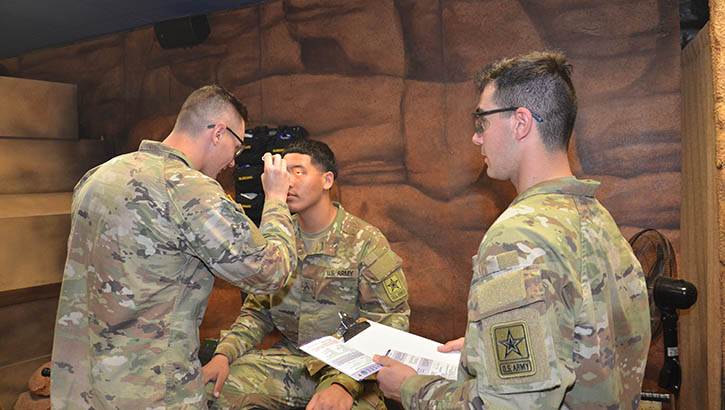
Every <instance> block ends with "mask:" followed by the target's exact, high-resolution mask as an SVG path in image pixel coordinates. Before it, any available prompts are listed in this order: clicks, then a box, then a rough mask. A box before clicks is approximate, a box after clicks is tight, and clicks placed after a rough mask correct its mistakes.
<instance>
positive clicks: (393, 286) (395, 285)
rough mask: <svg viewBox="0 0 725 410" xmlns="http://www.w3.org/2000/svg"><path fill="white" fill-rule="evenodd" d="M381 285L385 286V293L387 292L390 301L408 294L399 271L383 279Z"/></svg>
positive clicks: (397, 299) (395, 300)
mask: <svg viewBox="0 0 725 410" xmlns="http://www.w3.org/2000/svg"><path fill="white" fill-rule="evenodd" d="M383 287H385V293H387V294H388V297H389V298H390V301H391V302H393V303H395V302H397V301H399V300H400V299H403V298H404V297H405V295H407V294H408V291H407V289H405V284H404V282H403V280H401V278H400V272H399V271H397V272H395V273H394V274H392V275H390V276H389V277H388V278H387V279H385V280H384V281H383Z"/></svg>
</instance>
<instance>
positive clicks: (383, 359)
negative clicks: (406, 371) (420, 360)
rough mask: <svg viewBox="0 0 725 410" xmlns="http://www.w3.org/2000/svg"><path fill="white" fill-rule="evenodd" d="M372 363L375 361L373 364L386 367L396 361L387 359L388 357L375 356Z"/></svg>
mask: <svg viewBox="0 0 725 410" xmlns="http://www.w3.org/2000/svg"><path fill="white" fill-rule="evenodd" d="M373 361H375V363H377V364H382V365H383V366H386V367H387V366H391V365H393V364H394V363H396V360H393V359H391V358H389V357H388V356H380V355H377V354H376V355H374V356H373Z"/></svg>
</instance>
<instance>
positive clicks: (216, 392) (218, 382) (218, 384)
mask: <svg viewBox="0 0 725 410" xmlns="http://www.w3.org/2000/svg"><path fill="white" fill-rule="evenodd" d="M222 386H224V379H223V378H221V377H217V379H216V383H214V397H216V398H219V395H220V394H221V392H222Z"/></svg>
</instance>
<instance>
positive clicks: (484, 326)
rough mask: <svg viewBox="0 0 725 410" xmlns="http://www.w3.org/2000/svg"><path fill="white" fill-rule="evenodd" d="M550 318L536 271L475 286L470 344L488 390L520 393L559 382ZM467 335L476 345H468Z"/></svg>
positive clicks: (514, 273) (470, 306) (515, 273)
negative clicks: (481, 366)
mask: <svg viewBox="0 0 725 410" xmlns="http://www.w3.org/2000/svg"><path fill="white" fill-rule="evenodd" d="M547 313H548V312H547V309H546V303H545V300H544V289H543V284H542V281H541V273H540V271H539V270H538V269H531V268H527V269H522V270H517V271H510V272H506V273H504V274H502V275H494V276H493V277H489V278H486V280H485V281H481V282H479V283H477V284H475V285H474V287H473V288H472V289H471V295H470V298H469V302H468V321H469V330H468V334H467V336H466V340H467V343H472V346H471V347H472V348H474V352H476V353H475V354H477V355H479V356H480V355H482V356H483V358H482V359H483V362H484V364H485V368H486V369H487V371H486V379H487V380H486V381H485V385H486V386H488V387H487V388H490V389H493V390H495V391H497V392H499V393H516V392H526V391H535V390H542V389H548V388H552V387H554V386H556V385H557V384H558V383H559V380H560V377H559V372H558V370H557V368H556V366H557V365H556V359H555V357H554V354H553V353H554V344H553V339H552V337H551V332H549V331H548V328H549V325H547V320H548V319H547ZM474 333H475V334H474ZM469 336H472V337H473V338H475V340H474V341H471V342H469Z"/></svg>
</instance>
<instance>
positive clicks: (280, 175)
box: [262, 152, 289, 202]
mask: <svg viewBox="0 0 725 410" xmlns="http://www.w3.org/2000/svg"><path fill="white" fill-rule="evenodd" d="M262 160H264V173H263V174H262V189H264V195H265V199H268V200H269V199H277V200H279V201H282V202H287V191H288V190H289V172H287V161H285V160H284V158H282V157H281V156H280V155H279V154H274V155H272V154H270V153H269V152H268V153H266V154H264V156H263V157H262Z"/></svg>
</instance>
